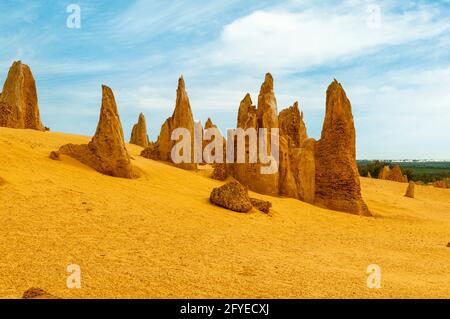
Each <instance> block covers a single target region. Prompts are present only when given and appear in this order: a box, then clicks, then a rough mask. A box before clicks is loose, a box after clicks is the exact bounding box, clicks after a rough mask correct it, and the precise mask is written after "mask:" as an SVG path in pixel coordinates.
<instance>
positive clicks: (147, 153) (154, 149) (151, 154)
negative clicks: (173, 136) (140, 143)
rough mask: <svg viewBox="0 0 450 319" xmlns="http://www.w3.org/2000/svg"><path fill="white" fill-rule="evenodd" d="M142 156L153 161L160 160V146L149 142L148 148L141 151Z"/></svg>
mask: <svg viewBox="0 0 450 319" xmlns="http://www.w3.org/2000/svg"><path fill="white" fill-rule="evenodd" d="M141 156H142V157H145V158H148V159H152V160H155V161H157V160H160V159H161V155H160V153H159V146H158V144H157V143H155V142H149V144H148V146H147V147H146V148H145V149H143V150H142V151H141Z"/></svg>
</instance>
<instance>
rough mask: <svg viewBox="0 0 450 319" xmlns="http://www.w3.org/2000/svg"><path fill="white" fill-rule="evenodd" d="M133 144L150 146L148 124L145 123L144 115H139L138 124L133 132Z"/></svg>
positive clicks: (131, 141) (131, 140)
mask: <svg viewBox="0 0 450 319" xmlns="http://www.w3.org/2000/svg"><path fill="white" fill-rule="evenodd" d="M130 143H131V144H135V145H139V146H142V147H147V146H148V135H147V124H146V122H145V116H144V114H142V113H141V114H139V119H138V122H137V123H136V124H135V125H134V126H133V130H132V131H131V139H130Z"/></svg>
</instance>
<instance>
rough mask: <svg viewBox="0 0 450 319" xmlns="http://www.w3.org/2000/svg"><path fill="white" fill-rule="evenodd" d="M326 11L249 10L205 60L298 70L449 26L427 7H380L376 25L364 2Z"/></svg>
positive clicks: (432, 33)
mask: <svg viewBox="0 0 450 319" xmlns="http://www.w3.org/2000/svg"><path fill="white" fill-rule="evenodd" d="M331 9H332V10H328V11H326V10H324V9H323V8H316V9H311V10H305V11H301V12H297V13H293V12H287V11H283V10H270V11H256V12H253V13H251V14H250V15H247V16H245V17H243V18H240V19H237V20H235V21H233V22H232V23H230V24H228V25H226V26H224V28H223V31H222V33H221V35H220V38H219V39H218V41H217V42H216V43H214V44H212V46H211V50H212V52H211V53H209V54H207V56H206V59H207V60H208V61H209V62H210V63H211V64H215V65H218V66H220V65H238V66H240V67H249V68H252V69H257V70H261V69H270V70H279V71H299V70H302V69H304V68H307V67H310V66H318V65H321V64H324V63H327V62H332V61H334V60H336V59H340V58H345V59H350V58H354V57H356V56H359V55H362V54H365V53H367V52H368V51H371V50H374V49H376V48H379V47H382V46H387V45H396V44H402V43H407V42H411V41H414V40H420V39H425V38H430V37H433V36H436V35H439V34H441V33H443V32H444V31H445V30H448V29H449V25H450V24H449V22H448V21H447V20H438V19H433V15H432V11H431V10H429V9H427V8H422V9H420V10H416V11H411V12H408V13H402V14H399V13H391V12H388V11H387V12H384V11H383V10H381V20H380V24H379V27H376V26H377V24H370V22H368V20H370V19H371V16H370V14H371V12H372V11H369V12H367V11H366V6H362V7H352V9H351V10H345V8H342V7H339V8H336V7H335V6H332V7H331ZM370 21H372V20H370ZM373 26H375V28H374V27H373Z"/></svg>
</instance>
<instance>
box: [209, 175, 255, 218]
mask: <svg viewBox="0 0 450 319" xmlns="http://www.w3.org/2000/svg"><path fill="white" fill-rule="evenodd" d="M209 200H210V201H211V203H213V204H215V205H217V206H220V207H224V208H226V209H229V210H232V211H235V212H239V213H246V212H248V211H249V210H251V209H252V203H251V201H250V197H248V190H247V188H246V187H244V186H242V185H241V184H239V183H238V182H236V181H233V182H230V183H227V184H225V185H223V186H220V187H217V188H214V189H213V190H212V192H211V195H210V197H209Z"/></svg>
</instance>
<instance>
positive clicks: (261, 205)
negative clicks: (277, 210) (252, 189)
mask: <svg viewBox="0 0 450 319" xmlns="http://www.w3.org/2000/svg"><path fill="white" fill-rule="evenodd" d="M250 201H251V203H252V205H253V207H255V208H256V209H257V210H259V211H261V212H263V213H266V214H268V213H269V211H270V208H271V207H272V203H271V202H269V201H266V200H261V199H256V198H250Z"/></svg>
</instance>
